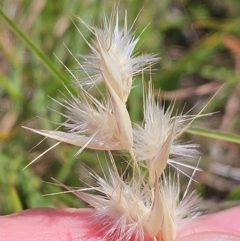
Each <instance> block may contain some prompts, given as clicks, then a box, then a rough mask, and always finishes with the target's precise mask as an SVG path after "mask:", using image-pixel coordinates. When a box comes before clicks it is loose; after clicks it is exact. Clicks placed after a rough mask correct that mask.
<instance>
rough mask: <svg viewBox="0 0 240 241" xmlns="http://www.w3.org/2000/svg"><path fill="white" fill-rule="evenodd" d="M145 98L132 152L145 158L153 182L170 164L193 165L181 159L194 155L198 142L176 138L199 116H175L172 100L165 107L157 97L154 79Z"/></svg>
mask: <svg viewBox="0 0 240 241" xmlns="http://www.w3.org/2000/svg"><path fill="white" fill-rule="evenodd" d="M145 98H146V100H145V108H144V123H143V125H142V126H141V125H135V128H134V129H133V140H134V142H133V152H134V155H135V157H136V160H137V161H141V162H142V161H144V162H145V164H146V166H147V169H148V170H149V180H150V182H152V183H153V182H154V181H155V173H156V174H157V178H159V177H160V176H161V175H162V173H163V171H164V169H165V168H166V165H167V164H170V165H172V166H175V165H183V166H186V167H190V168H192V169H194V168H193V167H191V166H189V165H187V164H184V163H181V162H179V161H180V160H181V159H182V158H183V157H185V158H186V157H188V158H189V157H194V156H195V155H196V154H197V151H196V149H195V148H196V145H192V144H179V143H177V142H176V139H177V138H178V137H179V136H180V135H181V134H182V133H183V130H185V128H187V127H188V126H189V123H190V122H191V120H192V119H194V118H196V117H188V116H184V115H179V116H172V112H173V108H174V105H173V104H172V105H170V106H169V107H168V108H167V110H164V107H162V106H161V102H160V101H159V100H157V101H155V97H154V94H153V89H152V84H151V82H150V83H149V86H148V90H147V94H146V97H145ZM175 142H176V143H175Z"/></svg>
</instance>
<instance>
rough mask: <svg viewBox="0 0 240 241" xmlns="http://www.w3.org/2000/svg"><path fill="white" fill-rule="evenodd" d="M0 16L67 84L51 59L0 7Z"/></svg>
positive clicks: (56, 75)
mask: <svg viewBox="0 0 240 241" xmlns="http://www.w3.org/2000/svg"><path fill="white" fill-rule="evenodd" d="M0 16H2V17H3V19H4V20H5V21H6V22H7V23H8V25H9V26H10V27H11V28H12V29H13V31H14V32H15V33H16V34H17V35H18V37H19V38H20V39H21V40H22V41H23V42H24V43H25V44H26V45H27V47H28V48H29V49H30V50H31V51H32V52H33V53H34V54H35V55H37V56H38V57H39V58H40V60H41V61H42V63H43V64H44V65H45V66H46V67H47V69H48V70H49V71H50V72H51V73H52V74H53V75H54V76H55V77H57V78H56V79H57V80H58V81H61V83H62V82H63V83H65V84H68V83H69V81H68V79H67V78H66V77H65V76H64V75H63V74H62V73H61V72H60V71H59V70H58V69H57V68H56V67H55V66H54V65H53V64H52V62H51V60H50V59H49V58H48V57H47V56H46V55H45V54H44V53H43V52H42V51H41V50H40V49H39V48H38V47H37V46H35V45H34V43H33V42H32V41H31V40H30V39H29V38H28V37H27V36H26V35H25V34H24V33H23V32H22V31H21V30H20V28H19V27H18V26H17V25H16V24H15V23H14V21H12V20H11V19H10V18H9V17H8V16H7V15H6V14H5V13H4V12H3V11H2V9H0ZM69 87H70V86H69Z"/></svg>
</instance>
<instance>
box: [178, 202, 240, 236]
mask: <svg viewBox="0 0 240 241" xmlns="http://www.w3.org/2000/svg"><path fill="white" fill-rule="evenodd" d="M185 240H186V241H198V240H199V241H202V240H204V241H212V240H214V241H240V207H235V208H231V209H228V210H225V211H222V212H219V213H214V214H209V215H205V216H202V217H199V218H198V219H196V220H192V221H191V222H189V223H188V224H187V225H186V226H185V227H184V228H183V229H182V230H180V231H179V232H178V239H176V241H185Z"/></svg>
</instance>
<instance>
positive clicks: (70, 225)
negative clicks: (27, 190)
mask: <svg viewBox="0 0 240 241" xmlns="http://www.w3.org/2000/svg"><path fill="white" fill-rule="evenodd" d="M93 212H94V210H93V209H69V208H68V209H58V210H56V209H50V208H37V209H30V210H25V211H23V212H19V213H15V214H11V215H7V216H2V217H1V218H0V223H1V224H0V240H4V241H38V240H39V241H40V240H41V241H45V240H46V241H55V240H56V241H61V240H62V241H65V240H66V241H68V240H78V241H85V240H89V241H90V240H97V239H99V237H101V232H98V227H97V225H96V224H94V225H93V224H92V219H91V217H92V214H93Z"/></svg>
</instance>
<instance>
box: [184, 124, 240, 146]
mask: <svg viewBox="0 0 240 241" xmlns="http://www.w3.org/2000/svg"><path fill="white" fill-rule="evenodd" d="M186 132H187V133H191V134H196V135H200V136H204V137H209V138H214V139H217V140H222V141H230V142H233V143H237V144H240V135H236V134H232V133H227V132H222V131H216V130H209V129H203V128H196V127H191V128H189V129H188V130H187V131H186Z"/></svg>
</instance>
